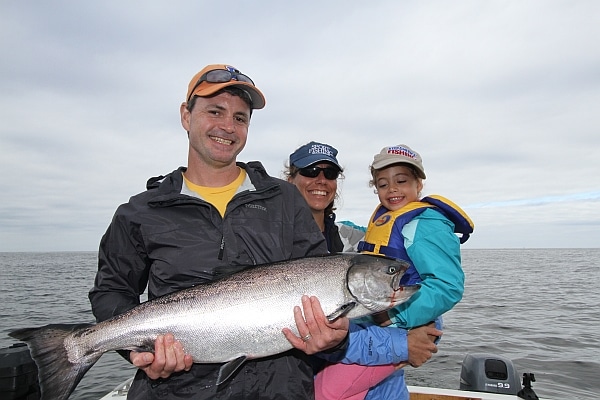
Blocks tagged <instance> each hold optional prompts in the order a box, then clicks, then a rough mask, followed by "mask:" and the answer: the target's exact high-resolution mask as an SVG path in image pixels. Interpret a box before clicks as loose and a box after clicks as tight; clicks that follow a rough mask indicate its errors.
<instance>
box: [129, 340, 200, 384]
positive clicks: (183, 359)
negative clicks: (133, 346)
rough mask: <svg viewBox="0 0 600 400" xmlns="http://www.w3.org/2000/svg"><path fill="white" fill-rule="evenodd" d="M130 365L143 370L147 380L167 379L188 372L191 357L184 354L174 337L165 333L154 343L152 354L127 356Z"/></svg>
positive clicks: (133, 352) (190, 366) (136, 353)
mask: <svg viewBox="0 0 600 400" xmlns="http://www.w3.org/2000/svg"><path fill="white" fill-rule="evenodd" d="M129 359H130V360H131V363H132V364H133V365H135V366H136V367H138V368H140V369H141V370H143V371H144V372H145V373H146V375H148V378H150V379H158V378H163V379H164V378H168V377H169V376H170V375H171V374H172V373H173V372H179V371H183V370H185V371H189V370H190V368H192V364H193V361H192V356H190V355H189V354H185V352H184V351H183V346H182V345H181V343H180V342H178V341H177V340H175V337H174V336H173V335H172V334H170V333H167V334H166V335H164V336H163V335H160V336H158V337H157V338H156V341H155V342H154V353H147V352H143V353H138V352H135V351H132V352H131V353H130V355H129Z"/></svg>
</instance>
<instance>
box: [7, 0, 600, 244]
mask: <svg viewBox="0 0 600 400" xmlns="http://www.w3.org/2000/svg"><path fill="white" fill-rule="evenodd" d="M227 8H228V10H227V11H226V12H225V11H224V10H223V9H222V6H220V7H217V6H214V7H207V6H206V4H204V3H199V2H196V1H190V0H186V1H180V2H177V3H172V2H167V1H145V2H136V1H134V2H118V1H103V2H78V1H72V0H71V1H65V0H63V1H56V2H53V3H52V4H33V3H27V2H4V3H2V4H1V5H0V50H1V51H2V53H3V54H4V55H5V58H4V60H3V62H2V63H1V64H0V74H1V75H0V76H2V78H0V119H1V120H2V124H1V126H0V174H1V175H0V176H1V177H2V181H3V183H4V185H3V190H2V193H1V194H0V251H11V250H21V251H27V250H93V249H95V248H97V245H98V243H99V240H100V236H101V235H102V233H103V231H104V230H105V229H106V227H107V225H108V223H109V222H110V218H111V216H112V213H113V212H114V210H115V209H116V207H117V205H118V204H120V203H123V202H125V201H127V199H128V198H129V197H130V196H131V195H133V194H136V193H138V192H140V191H142V190H144V187H145V182H146V180H147V179H148V178H149V177H151V176H156V175H161V174H165V173H168V172H170V171H172V170H174V169H175V168H176V167H178V166H180V165H185V164H186V158H187V144H186V142H187V139H186V134H185V132H184V131H183V129H182V128H181V125H180V123H179V105H180V103H181V102H182V101H183V100H184V99H183V97H184V94H185V90H186V87H187V84H188V80H189V79H190V77H191V76H192V75H193V74H194V73H196V72H197V71H198V70H199V69H201V68H202V67H203V66H204V65H206V64H210V63H215V62H223V63H229V64H232V65H235V66H236V67H238V68H239V69H241V70H242V71H243V72H244V73H247V74H248V75H250V76H251V77H252V78H253V79H254V81H255V82H256V83H257V85H258V86H259V87H260V89H261V90H262V91H263V92H264V93H265V95H266V97H267V107H266V108H265V109H264V110H258V111H256V112H255V113H254V115H253V118H252V122H251V128H250V133H249V140H248V145H247V147H246V149H244V151H243V152H242V154H241V156H240V159H241V160H243V161H249V160H261V161H262V162H263V163H264V165H265V166H266V168H267V170H268V171H269V172H270V173H271V174H273V175H276V176H279V175H280V172H281V171H282V169H283V164H284V162H285V161H286V159H287V156H288V154H289V153H291V152H292V151H293V150H294V149H296V148H297V147H298V146H300V145H302V144H304V143H307V142H309V141H311V140H317V141H321V142H326V143H329V144H331V145H334V146H335V147H337V148H338V150H339V151H340V153H339V159H340V161H341V162H342V164H343V165H344V167H345V169H346V171H345V175H346V178H345V179H344V181H343V182H342V183H341V184H340V186H341V202H340V204H339V206H338V218H339V219H347V220H352V221H355V222H357V223H359V224H366V223H367V221H368V218H369V216H370V215H371V212H372V210H373V209H374V207H375V206H376V204H377V198H376V196H375V195H374V194H373V192H372V190H371V189H370V188H369V187H368V180H369V172H368V166H369V164H370V162H371V161H372V157H373V155H374V154H375V153H377V152H379V150H380V149H381V148H382V147H384V146H387V145H391V144H399V143H406V144H408V145H410V146H411V147H413V148H415V149H416V150H418V151H419V152H420V153H421V154H422V155H423V158H424V164H425V168H426V170H427V175H428V179H427V181H426V182H425V192H426V194H429V193H439V194H442V195H444V196H446V197H448V198H451V199H452V200H453V201H455V202H457V203H458V204H460V205H462V206H463V207H464V208H465V209H466V210H467V212H469V214H472V215H471V216H472V217H473V219H474V220H475V223H476V231H475V233H474V234H473V236H472V238H471V239H470V240H469V242H467V245H466V246H467V247H469V246H471V247H597V243H596V242H597V241H596V240H595V238H597V237H598V234H599V233H600V229H598V228H599V227H598V221H599V220H600V211H598V207H597V203H598V198H597V193H598V191H599V190H600V187H599V184H598V178H597V177H598V173H599V172H600V162H599V161H598V157H597V155H596V153H597V150H598V149H599V148H600V136H599V135H598V134H597V129H598V126H600V117H599V116H598V113H597V111H596V108H597V106H596V104H599V103H600V99H599V97H600V90H599V89H600V74H598V71H600V50H598V46H597V44H596V43H595V40H594V39H595V38H596V37H598V35H599V34H600V32H599V31H600V27H599V26H598V24H597V23H596V16H597V15H598V13H599V12H600V3H598V2H596V1H592V0H590V1H577V2H564V1H539V0H533V1H528V2H522V1H486V2H481V1H476V0H473V1H467V0H463V1H456V2H452V3H448V2H444V1H428V2H405V1H391V0H390V1H381V2H376V3H368V2H359V1H355V0H350V1H341V0H338V1H331V2H326V3H323V2H316V1H306V2H292V3H290V2H275V1H267V2H261V3H255V2H245V1H242V2H237V3H235V4H231V5H228V6H227Z"/></svg>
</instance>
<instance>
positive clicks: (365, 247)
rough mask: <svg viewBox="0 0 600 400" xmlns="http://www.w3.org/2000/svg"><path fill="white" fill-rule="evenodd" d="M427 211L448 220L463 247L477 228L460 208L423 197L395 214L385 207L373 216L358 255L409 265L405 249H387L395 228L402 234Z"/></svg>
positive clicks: (444, 201) (442, 199)
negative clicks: (390, 258)
mask: <svg viewBox="0 0 600 400" xmlns="http://www.w3.org/2000/svg"><path fill="white" fill-rule="evenodd" d="M428 208H432V209H434V210H436V211H439V212H440V213H442V214H443V215H444V216H445V217H446V218H448V219H449V220H450V221H452V222H453V223H454V233H458V234H460V236H459V241H460V243H461V244H462V243H465V242H466V241H467V240H468V239H469V236H470V234H471V233H473V228H474V227H475V225H474V224H473V221H471V218H469V216H468V215H467V213H465V212H464V211H463V210H462V209H461V208H460V207H459V206H457V205H456V204H454V203H453V202H452V201H450V200H448V199H446V198H445V197H443V196H439V195H430V196H427V197H423V198H422V199H421V201H414V202H411V203H408V204H407V205H405V206H404V207H402V208H400V209H398V210H395V211H391V210H388V211H385V212H383V213H382V211H383V210H385V209H384V208H383V207H378V208H377V209H376V210H375V212H374V213H373V215H372V216H371V219H370V223H369V226H368V228H367V232H366V234H365V240H363V241H361V242H360V243H359V244H358V251H359V252H363V253H370V254H382V255H385V256H387V257H392V258H399V259H402V260H406V261H409V260H410V258H409V257H408V254H407V253H406V249H405V248H404V246H401V248H394V247H390V246H388V244H389V242H390V237H391V234H392V228H393V227H394V226H395V225H396V226H398V227H399V229H400V231H401V230H402V228H403V227H404V225H406V224H407V223H409V222H410V221H412V219H413V218H415V217H416V216H417V215H419V214H421V213H422V212H423V211H425V210H426V209H428Z"/></svg>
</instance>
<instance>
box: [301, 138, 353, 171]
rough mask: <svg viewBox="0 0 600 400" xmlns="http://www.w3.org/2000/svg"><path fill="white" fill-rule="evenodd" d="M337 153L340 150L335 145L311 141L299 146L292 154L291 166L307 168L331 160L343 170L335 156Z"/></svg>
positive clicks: (330, 161)
mask: <svg viewBox="0 0 600 400" xmlns="http://www.w3.org/2000/svg"><path fill="white" fill-rule="evenodd" d="M337 153H338V151H337V150H336V149H335V147H332V146H330V145H328V144H323V143H318V142H310V143H308V144H305V145H304V146H301V147H299V148H298V149H297V150H296V151H294V152H293V153H292V154H290V166H291V165H293V166H295V167H297V168H305V167H308V166H309V165H312V164H316V163H318V162H329V163H331V164H333V165H335V166H336V167H338V168H339V169H340V171H341V170H342V167H341V165H340V164H339V163H338V160H337V158H335V156H337Z"/></svg>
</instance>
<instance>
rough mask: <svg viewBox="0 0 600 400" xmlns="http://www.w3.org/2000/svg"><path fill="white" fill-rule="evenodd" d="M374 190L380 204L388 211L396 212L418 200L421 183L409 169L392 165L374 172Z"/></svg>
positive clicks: (421, 187)
mask: <svg viewBox="0 0 600 400" xmlns="http://www.w3.org/2000/svg"><path fill="white" fill-rule="evenodd" d="M374 183H375V189H376V190H377V196H378V197H379V201H380V202H381V204H382V205H383V206H384V207H385V208H387V209H388V210H398V209H400V208H402V207H404V206H405V205H407V204H408V203H410V202H413V201H418V200H419V193H420V192H421V190H422V189H423V182H422V181H421V179H419V178H417V177H416V176H415V175H414V173H413V171H412V170H411V169H410V168H409V167H405V166H402V165H392V166H391V167H387V168H383V169H380V170H378V171H376V172H375V177H374Z"/></svg>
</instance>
